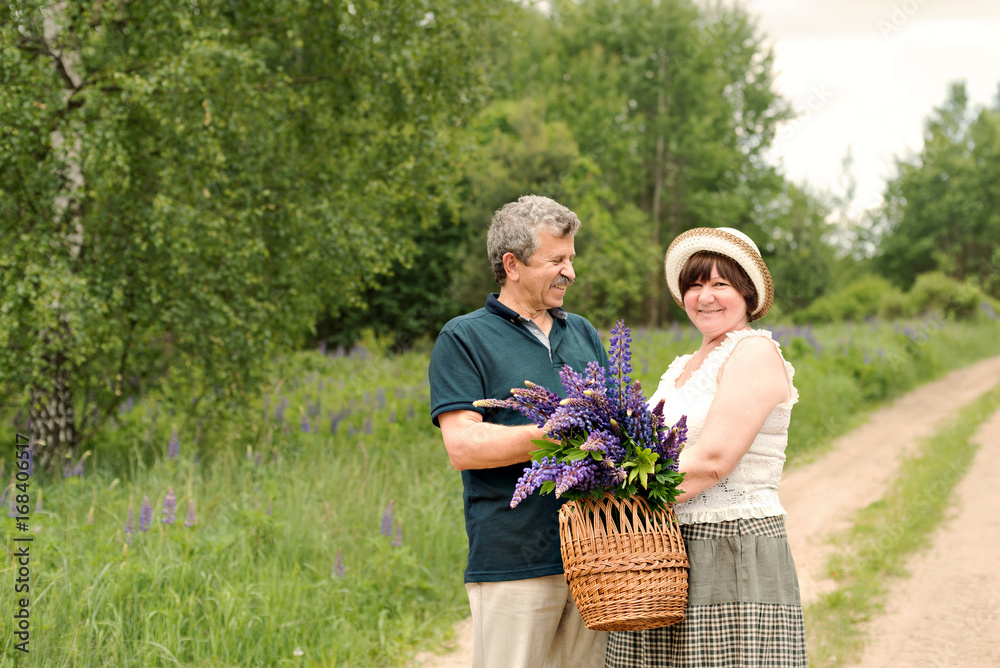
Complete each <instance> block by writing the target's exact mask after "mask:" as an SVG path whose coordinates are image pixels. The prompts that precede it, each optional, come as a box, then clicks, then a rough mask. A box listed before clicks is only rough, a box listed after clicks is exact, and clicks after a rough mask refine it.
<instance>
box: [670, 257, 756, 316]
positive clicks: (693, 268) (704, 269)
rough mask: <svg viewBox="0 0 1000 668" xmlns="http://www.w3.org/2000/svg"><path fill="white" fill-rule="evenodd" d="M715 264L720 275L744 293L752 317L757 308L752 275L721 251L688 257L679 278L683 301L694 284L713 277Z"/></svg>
mask: <svg viewBox="0 0 1000 668" xmlns="http://www.w3.org/2000/svg"><path fill="white" fill-rule="evenodd" d="M713 266H714V267H715V268H716V269H718V270H719V276H722V278H724V279H726V281H728V282H729V283H730V284H732V286H733V287H734V288H736V290H737V291H738V292H739V293H740V294H741V295H743V300H744V301H745V302H746V303H747V318H750V314H751V313H753V312H754V311H755V310H757V288H756V287H754V284H753V281H751V280H750V276H749V275H748V274H747V272H746V271H744V269H743V267H741V266H740V265H739V263H738V262H736V260H734V259H732V258H731V257H729V256H728V255H722V254H721V253H713V252H711V251H699V252H697V253H695V254H694V255H692V256H691V257H690V258H688V261H687V262H686V263H685V264H684V268H683V269H681V275H680V276H679V277H678V279H677V282H678V284H679V287H680V291H681V301H684V295H685V294H687V291H688V290H689V289H690V288H691V286H692V285H694V284H695V283H704V282H705V281H707V280H708V279H709V278H711V276H712V267H713Z"/></svg>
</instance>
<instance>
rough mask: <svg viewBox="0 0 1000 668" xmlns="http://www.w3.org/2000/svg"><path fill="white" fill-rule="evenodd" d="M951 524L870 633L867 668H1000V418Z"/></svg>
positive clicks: (982, 435)
mask: <svg viewBox="0 0 1000 668" xmlns="http://www.w3.org/2000/svg"><path fill="white" fill-rule="evenodd" d="M975 438H976V441H977V442H978V443H979V450H978V451H977V452H976V456H975V459H974V460H973V463H972V467H971V468H970V469H969V472H968V473H967V474H966V476H965V478H963V480H962V482H961V483H960V484H959V485H958V487H957V489H956V492H955V497H954V499H953V502H954V507H953V508H952V513H951V519H950V520H949V521H946V522H945V523H944V524H942V526H940V527H938V529H937V531H936V532H935V533H934V535H933V537H932V538H931V541H930V549H929V550H927V551H925V552H921V553H920V554H918V555H917V556H916V557H914V558H913V560H912V561H911V562H910V564H909V565H908V569H907V570H908V571H909V573H910V577H909V578H907V579H905V580H900V581H899V582H897V583H896V584H895V585H894V587H893V589H892V590H891V593H890V597H889V602H888V605H887V606H886V612H885V614H884V615H881V616H880V617H878V618H876V619H875V620H874V621H873V622H872V623H871V624H870V626H869V638H870V640H869V645H868V646H867V647H866V648H865V653H864V656H863V659H862V661H861V663H860V664H858V665H859V666H862V667H863V668H887V667H890V666H892V667H895V666H899V667H900V668H902V667H903V666H905V667H906V668H915V667H923V666H927V667H932V666H933V667H935V668H945V667H949V668H959V667H962V668H980V667H981V666H1000V515H998V513H997V510H998V506H1000V504H998V503H997V497H998V496H1000V489H998V486H997V481H998V480H1000V412H997V413H995V414H994V415H993V416H992V418H991V419H990V420H988V421H987V422H986V423H984V424H983V426H982V427H981V428H980V430H979V432H978V433H977V435H976V437H975Z"/></svg>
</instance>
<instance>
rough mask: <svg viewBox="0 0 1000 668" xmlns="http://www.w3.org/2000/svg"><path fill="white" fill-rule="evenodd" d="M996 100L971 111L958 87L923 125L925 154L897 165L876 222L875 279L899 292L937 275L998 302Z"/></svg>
mask: <svg viewBox="0 0 1000 668" xmlns="http://www.w3.org/2000/svg"><path fill="white" fill-rule="evenodd" d="M998 151H1000V101H997V102H996V104H995V105H994V106H992V107H989V108H983V109H979V110H978V111H973V110H970V109H969V108H968V95H967V93H966V90H965V85H964V84H963V83H956V84H953V85H952V86H951V89H950V91H949V94H948V99H947V100H946V101H945V103H944V104H943V105H942V106H941V107H939V108H938V109H935V110H934V113H933V114H932V115H931V116H930V118H928V120H927V122H926V128H925V131H924V142H923V148H922V149H921V151H920V153H919V154H918V155H916V156H913V157H911V158H907V159H900V160H898V161H897V164H896V168H897V174H896V177H895V178H894V179H893V180H891V181H890V182H889V183H888V185H887V190H886V195H885V202H884V206H883V211H882V219H881V221H880V226H881V232H882V234H883V238H882V241H881V248H880V252H879V255H878V257H877V266H878V268H879V270H880V272H881V273H882V274H883V275H884V276H886V277H888V278H890V279H891V280H893V281H894V282H896V283H897V284H899V285H901V286H903V287H909V286H910V285H912V284H913V282H914V281H915V280H916V278H917V276H918V275H920V274H924V273H928V272H933V271H941V272H943V273H945V274H946V275H948V276H950V277H952V278H955V279H957V280H960V281H961V280H965V279H966V278H971V279H975V280H977V281H978V283H979V285H980V286H981V287H983V288H985V289H987V290H988V291H989V292H990V294H991V295H992V296H993V297H1000V292H997V289H998V288H1000V282H998V281H997V274H998V272H997V265H998V263H997V259H998V258H997V255H996V249H997V248H998V247H1000V208H998V207H1000V190H998V188H1000V185H998V179H1000V163H998V161H997V159H996V155H997V153H998Z"/></svg>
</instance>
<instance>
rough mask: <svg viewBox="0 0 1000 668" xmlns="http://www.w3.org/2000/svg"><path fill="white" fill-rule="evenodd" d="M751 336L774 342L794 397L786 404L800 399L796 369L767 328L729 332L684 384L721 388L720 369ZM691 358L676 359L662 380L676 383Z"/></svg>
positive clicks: (694, 387)
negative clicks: (794, 380) (737, 346)
mask: <svg viewBox="0 0 1000 668" xmlns="http://www.w3.org/2000/svg"><path fill="white" fill-rule="evenodd" d="M751 336H763V337H764V338H766V339H767V340H769V341H771V342H773V343H774V346H775V348H777V350H778V354H779V355H781V361H782V362H783V363H784V365H785V375H787V376H788V384H789V386H790V387H791V392H792V398H791V399H790V400H789V401H788V402H787V404H786V405H790V404H794V403H796V402H797V401H798V400H799V393H798V390H796V389H795V385H794V383H793V377H794V375H795V369H794V367H792V365H791V364H789V363H788V362H787V361H786V360H785V356H784V355H782V354H781V344H779V343H778V342H777V341H775V340H774V338H773V337H772V336H771V332H769V331H767V330H766V329H741V330H737V331H735V332H729V333H727V334H726V339H725V341H723V342H722V343H720V344H719V346H718V347H717V348H716V349H715V350H713V351H712V352H710V353H709V354H708V356H707V357H706V358H705V360H704V361H703V362H702V363H701V366H700V367H698V368H697V369H695V370H694V371H693V372H692V373H691V376H690V378H688V379H687V381H686V382H685V384H684V386H685V387H686V386H688V385H690V386H691V389H698V390H703V391H705V392H710V393H713V394H714V393H715V391H716V390H718V389H719V370H720V369H722V365H723V364H725V363H726V362H727V361H728V360H729V356H730V355H732V354H733V350H734V349H735V348H736V344H737V343H739V342H740V341H742V340H743V339H745V338H748V337H751ZM690 359H691V355H690V354H688V355H681V356H679V357H677V358H676V359H674V361H673V362H672V363H671V364H670V366H669V367H667V370H666V371H665V372H664V373H663V375H662V376H661V377H660V380H661V382H667V383H670V384H671V385H674V384H675V383H676V382H677V378H678V377H679V376H680V375H681V373H683V372H684V367H685V366H687V363H688V360H690Z"/></svg>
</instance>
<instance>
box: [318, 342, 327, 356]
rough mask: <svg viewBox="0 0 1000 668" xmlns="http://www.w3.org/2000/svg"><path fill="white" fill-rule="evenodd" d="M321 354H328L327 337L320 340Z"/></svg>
mask: <svg viewBox="0 0 1000 668" xmlns="http://www.w3.org/2000/svg"><path fill="white" fill-rule="evenodd" d="M319 354H320V355H326V339H323V340H322V341H320V342H319Z"/></svg>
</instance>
